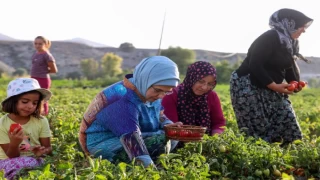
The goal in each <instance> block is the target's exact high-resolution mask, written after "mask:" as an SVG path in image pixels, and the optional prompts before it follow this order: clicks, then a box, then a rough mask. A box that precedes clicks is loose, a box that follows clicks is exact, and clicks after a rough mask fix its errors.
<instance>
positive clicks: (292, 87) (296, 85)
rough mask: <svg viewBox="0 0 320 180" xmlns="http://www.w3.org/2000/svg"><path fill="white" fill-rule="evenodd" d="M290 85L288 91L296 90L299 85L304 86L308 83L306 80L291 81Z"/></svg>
mask: <svg viewBox="0 0 320 180" xmlns="http://www.w3.org/2000/svg"><path fill="white" fill-rule="evenodd" d="M289 84H290V86H289V87H287V89H288V91H294V90H296V89H298V87H299V86H301V87H302V88H304V87H305V86H306V85H307V84H308V83H307V82H305V81H299V82H298V81H291V82H290V83H289Z"/></svg>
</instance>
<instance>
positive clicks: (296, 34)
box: [291, 26, 306, 39]
mask: <svg viewBox="0 0 320 180" xmlns="http://www.w3.org/2000/svg"><path fill="white" fill-rule="evenodd" d="M304 32H306V31H305V27H304V26H303V27H301V28H299V29H297V31H296V32H294V33H292V34H291V37H292V39H298V38H299V37H300V35H301V34H302V33H304Z"/></svg>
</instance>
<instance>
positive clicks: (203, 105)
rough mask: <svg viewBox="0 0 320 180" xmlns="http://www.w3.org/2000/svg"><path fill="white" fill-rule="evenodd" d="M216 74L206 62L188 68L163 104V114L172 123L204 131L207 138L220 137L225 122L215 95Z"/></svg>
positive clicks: (199, 62)
mask: <svg viewBox="0 0 320 180" xmlns="http://www.w3.org/2000/svg"><path fill="white" fill-rule="evenodd" d="M216 83H217V82H216V70H215V68H214V67H213V66H212V65H211V64H210V63H208V62H203V61H198V62H196V63H194V64H191V65H190V66H189V67H188V71H187V75H186V77H185V79H184V81H183V83H182V84H180V85H179V86H178V87H176V88H174V90H173V93H172V94H170V95H167V96H165V97H164V98H163V100H162V106H163V107H164V114H165V115H166V117H168V118H169V119H170V120H172V121H173V122H178V121H180V122H182V123H183V124H188V125H197V126H202V127H207V134H209V135H213V134H216V133H218V134H220V133H222V132H223V126H225V124H226V121H225V118H224V117H223V113H222V109H221V104H220V100H219V97H218V95H217V93H216V92H214V91H213V89H214V87H215V86H216Z"/></svg>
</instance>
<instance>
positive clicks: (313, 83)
mask: <svg viewBox="0 0 320 180" xmlns="http://www.w3.org/2000/svg"><path fill="white" fill-rule="evenodd" d="M308 86H310V87H313V88H320V79H319V78H312V79H309V80H308Z"/></svg>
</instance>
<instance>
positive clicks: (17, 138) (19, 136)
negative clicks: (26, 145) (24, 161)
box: [0, 130, 24, 158]
mask: <svg viewBox="0 0 320 180" xmlns="http://www.w3.org/2000/svg"><path fill="white" fill-rule="evenodd" d="M8 136H9V138H10V143H9V144H0V146H1V148H2V149H3V151H4V152H5V153H6V155H7V156H8V157H9V158H15V157H19V156H20V150H19V146H20V143H21V142H22V140H23V136H24V135H23V131H22V130H20V131H18V132H17V130H14V131H13V132H12V133H10V132H9V133H8Z"/></svg>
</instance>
